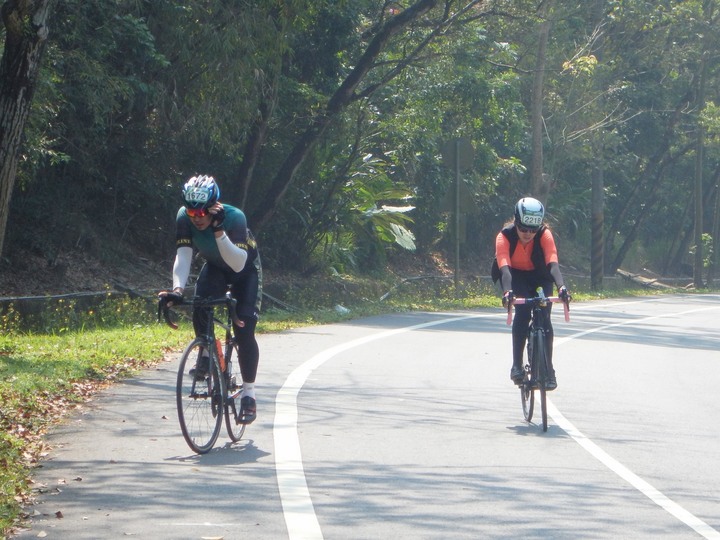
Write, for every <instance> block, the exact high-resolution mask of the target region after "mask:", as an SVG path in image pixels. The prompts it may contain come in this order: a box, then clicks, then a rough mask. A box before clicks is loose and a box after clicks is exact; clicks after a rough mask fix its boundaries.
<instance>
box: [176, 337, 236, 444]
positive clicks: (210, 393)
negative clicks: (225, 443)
mask: <svg viewBox="0 0 720 540" xmlns="http://www.w3.org/2000/svg"><path fill="white" fill-rule="evenodd" d="M206 348H207V346H206V343H205V341H204V340H202V339H199V338H196V339H195V340H193V341H192V342H191V343H190V345H188V346H187V348H186V349H185V352H183V355H182V358H181V359H180V367H179V368H178V374H177V386H176V400H177V412H178V420H179V422H180V429H181V430H182V434H183V437H184V438H185V441H186V442H187V444H188V446H189V447H190V448H191V449H192V451H193V452H196V453H198V454H205V453H207V452H209V451H210V450H211V449H212V447H213V445H214V444H215V441H217V438H218V435H219V434H220V427H221V425H222V419H223V404H224V399H223V396H224V393H225V384H224V381H223V379H222V377H221V376H220V369H219V367H218V364H217V361H216V360H215V354H214V352H213V351H212V348H210V349H209V354H210V356H209V358H208V361H207V367H206V369H205V370H201V372H200V373H198V372H195V373H192V374H191V373H190V370H191V369H193V368H196V365H197V364H199V363H200V361H201V357H202V356H203V352H204V351H205V350H206ZM196 369H197V368H196ZM203 371H204V372H205V373H203Z"/></svg>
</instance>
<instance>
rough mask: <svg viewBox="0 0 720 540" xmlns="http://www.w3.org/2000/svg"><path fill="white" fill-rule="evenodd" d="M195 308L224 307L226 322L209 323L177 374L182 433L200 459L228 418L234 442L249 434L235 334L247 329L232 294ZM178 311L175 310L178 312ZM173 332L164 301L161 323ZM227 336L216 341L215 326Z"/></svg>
mask: <svg viewBox="0 0 720 540" xmlns="http://www.w3.org/2000/svg"><path fill="white" fill-rule="evenodd" d="M184 305H185V306H188V307H191V308H212V307H215V306H225V311H226V314H227V319H226V321H225V322H223V321H221V320H219V319H217V318H215V316H214V315H213V316H212V317H208V324H207V328H206V331H205V334H203V335H201V336H198V337H196V338H195V339H193V340H192V341H191V342H190V344H189V345H188V346H187V347H186V348H185V351H184V352H183V354H182V357H181V358H180V366H179V367H178V373H177V385H176V400H177V413H178V420H179V421H180V429H181V430H182V434H183V437H184V438H185V441H186V442H187V443H188V446H190V448H191V449H192V450H193V452H196V453H198V454H205V453H207V452H209V451H210V450H211V449H212V448H213V446H214V445H215V442H216V441H217V439H218V436H219V435H220V430H221V428H222V422H223V418H224V419H225V427H226V429H227V433H228V436H229V437H230V440H231V441H232V442H237V441H239V440H240V439H241V438H242V436H243V433H244V432H245V425H246V424H244V423H240V422H238V419H239V418H240V416H239V415H240V399H241V397H242V396H241V393H242V385H238V384H237V383H236V379H235V375H234V373H237V374H238V376H239V373H240V351H239V348H238V344H237V342H236V341H235V337H234V335H233V332H232V325H233V324H238V325H239V324H242V323H241V322H240V320H239V319H238V317H237V315H236V313H235V305H236V300H235V299H234V298H232V297H231V296H230V293H229V292H228V293H227V294H226V295H225V297H224V298H217V299H212V298H198V297H195V298H193V299H192V301H191V302H188V303H186V304H184ZM173 307H175V306H173ZM161 313H162V315H163V317H164V319H165V322H166V323H167V324H168V325H169V326H171V327H172V328H174V329H177V324H175V322H173V320H172V317H171V310H170V309H169V308H168V307H167V306H166V305H165V303H164V302H162V300H161V301H160V302H159V303H158V320H160V315H161ZM216 324H217V325H219V326H221V327H222V328H223V329H224V330H225V342H224V343H221V341H220V339H219V338H216V337H215V325H216Z"/></svg>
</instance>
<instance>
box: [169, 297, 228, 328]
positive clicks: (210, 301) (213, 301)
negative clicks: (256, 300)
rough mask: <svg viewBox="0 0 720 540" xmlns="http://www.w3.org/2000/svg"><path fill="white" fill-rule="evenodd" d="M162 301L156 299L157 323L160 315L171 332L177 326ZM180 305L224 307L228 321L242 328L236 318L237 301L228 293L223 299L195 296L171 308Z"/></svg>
mask: <svg viewBox="0 0 720 540" xmlns="http://www.w3.org/2000/svg"><path fill="white" fill-rule="evenodd" d="M163 300H164V298H160V299H158V322H161V321H160V315H161V314H162V316H163V318H164V319H165V322H166V323H167V325H168V326H169V327H170V328H172V329H173V330H177V329H178V325H177V324H175V323H174V322H173V321H172V319H171V318H170V306H168V305H167V303H166V302H164V301H163ZM182 304H185V305H191V306H192V307H193V308H196V307H212V306H220V305H225V306H226V307H227V309H228V313H229V314H230V319H232V322H233V324H235V325H236V326H242V321H241V320H240V319H239V318H238V316H237V312H236V310H235V308H236V306H237V300H236V299H235V298H233V297H232V296H230V293H229V292H227V293H225V296H224V297H223V298H200V297H197V296H196V297H194V298H193V299H192V300H190V301H189V302H182V303H181V304H180V303H174V304H173V306H178V305H182Z"/></svg>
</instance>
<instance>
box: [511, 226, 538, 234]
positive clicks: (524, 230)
mask: <svg viewBox="0 0 720 540" xmlns="http://www.w3.org/2000/svg"><path fill="white" fill-rule="evenodd" d="M516 227H517V230H518V232H521V233H536V232H538V230H537V229H528V228H526V227H521V226H520V225H516Z"/></svg>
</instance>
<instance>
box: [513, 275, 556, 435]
mask: <svg viewBox="0 0 720 540" xmlns="http://www.w3.org/2000/svg"><path fill="white" fill-rule="evenodd" d="M537 293H538V296H536V297H534V298H515V299H514V300H513V301H512V303H511V304H510V305H509V306H508V316H507V324H508V325H510V324H512V306H513V304H526V305H529V306H530V307H531V316H530V325H529V326H528V337H527V357H526V359H525V365H524V366H523V369H524V371H525V375H524V377H523V380H522V381H521V382H520V383H519V384H518V387H519V388H520V399H521V400H522V408H523V416H524V417H525V420H526V421H527V422H530V421H532V417H533V412H534V411H535V390H537V391H538V392H539V394H540V412H541V415H542V428H543V431H547V428H548V423H547V397H546V395H545V394H546V387H545V385H546V383H547V379H548V370H549V366H548V361H547V359H548V355H549V354H550V350H549V348H548V347H549V345H548V342H547V337H546V332H547V330H546V329H547V325H548V322H549V321H548V320H547V318H548V317H549V314H548V312H547V310H545V309H543V308H544V307H546V306H547V304H548V302H554V303H557V302H562V303H563V307H564V311H565V321H566V322H568V321H569V320H570V308H569V305H568V302H566V301H564V300H563V299H562V298H559V297H557V296H549V297H548V296H545V293H544V292H543V289H542V287H538V289H537Z"/></svg>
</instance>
